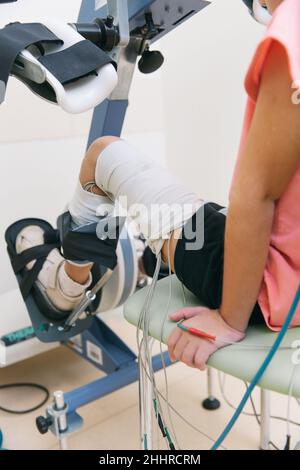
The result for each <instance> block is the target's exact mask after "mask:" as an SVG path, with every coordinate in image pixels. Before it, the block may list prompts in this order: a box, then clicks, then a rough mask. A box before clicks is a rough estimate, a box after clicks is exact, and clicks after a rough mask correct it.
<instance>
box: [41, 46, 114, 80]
mask: <svg viewBox="0 0 300 470" xmlns="http://www.w3.org/2000/svg"><path fill="white" fill-rule="evenodd" d="M38 60H39V62H40V63H41V64H43V65H44V67H46V69H48V70H49V72H51V73H52V75H54V76H55V77H56V78H57V80H59V81H60V83H61V84H62V85H66V84H67V83H71V82H73V81H74V80H77V79H79V78H82V77H85V76H87V75H90V74H91V73H93V72H94V73H96V70H97V69H99V68H101V67H104V65H107V64H115V63H114V62H113V60H112V59H111V58H110V57H109V55H108V54H106V53H105V52H104V51H102V50H101V49H100V48H99V47H97V46H95V44H93V43H92V42H91V41H87V40H83V41H81V42H78V43H77V44H74V45H73V46H71V47H69V48H68V49H64V50H63V51H59V52H56V53H53V54H48V55H46V56H43V57H40V58H39V59H38Z"/></svg>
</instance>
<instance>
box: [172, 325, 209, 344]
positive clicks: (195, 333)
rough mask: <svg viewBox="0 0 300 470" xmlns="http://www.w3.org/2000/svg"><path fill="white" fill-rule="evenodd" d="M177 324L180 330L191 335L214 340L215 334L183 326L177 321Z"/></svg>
mask: <svg viewBox="0 0 300 470" xmlns="http://www.w3.org/2000/svg"><path fill="white" fill-rule="evenodd" d="M177 326H178V328H180V329H181V330H183V331H186V332H187V333H190V334H191V335H193V336H198V338H202V339H207V340H208V341H212V342H214V341H216V336H213V335H210V334H208V333H205V331H201V330H197V329H196V328H191V327H189V326H185V325H183V324H182V323H178V324H177Z"/></svg>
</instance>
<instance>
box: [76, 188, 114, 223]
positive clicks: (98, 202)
mask: <svg viewBox="0 0 300 470" xmlns="http://www.w3.org/2000/svg"><path fill="white" fill-rule="evenodd" d="M68 210H69V211H70V214H71V216H72V220H73V223H74V228H75V227H81V226H83V225H87V224H91V223H94V222H95V223H97V222H99V218H100V217H105V216H107V215H111V214H112V213H113V211H114V204H113V202H112V201H111V200H110V199H109V198H108V197H107V196H99V195H98V194H93V193H89V192H88V191H85V190H84V189H83V188H82V186H81V184H80V182H79V181H78V184H77V187H76V190H75V193H74V196H73V198H72V200H71V202H70V203H69V206H68Z"/></svg>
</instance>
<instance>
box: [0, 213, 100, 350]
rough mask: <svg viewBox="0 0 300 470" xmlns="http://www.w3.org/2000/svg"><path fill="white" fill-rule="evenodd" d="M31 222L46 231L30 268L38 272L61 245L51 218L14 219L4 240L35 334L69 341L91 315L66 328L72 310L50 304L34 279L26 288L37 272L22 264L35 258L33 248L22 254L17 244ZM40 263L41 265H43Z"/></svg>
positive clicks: (49, 340) (87, 324)
mask: <svg viewBox="0 0 300 470" xmlns="http://www.w3.org/2000/svg"><path fill="white" fill-rule="evenodd" d="M30 225H36V226H39V227H41V229H42V230H43V231H44V234H45V245H42V246H41V247H35V248H34V250H35V255H36V256H35V257H34V259H36V260H37V261H36V262H35V266H34V267H33V268H32V270H31V271H33V270H34V269H35V268H36V273H35V274H36V276H37V275H38V272H39V270H40V269H41V267H42V265H43V263H44V261H45V259H46V258H47V256H48V254H49V252H50V251H51V250H52V249H54V248H59V237H58V232H57V230H55V229H54V228H53V227H52V226H51V225H50V224H49V223H48V222H46V221H45V220H41V219H24V220H20V221H18V222H15V223H14V224H13V225H11V226H10V227H9V228H8V229H7V231H6V234H5V240H6V243H7V249H8V254H9V257H10V260H11V263H12V266H13V269H14V272H15V275H16V278H17V281H18V284H19V287H20V290H21V292H22V295H23V298H24V302H25V304H26V308H27V311H28V314H29V317H30V320H31V322H32V326H33V328H34V331H35V334H36V336H37V337H38V339H39V340H40V341H42V342H44V343H52V342H66V341H68V340H69V339H70V338H72V337H73V336H76V335H78V334H80V333H82V332H83V331H85V330H87V329H88V328H89V327H90V326H91V323H92V317H88V318H84V319H82V320H78V321H77V323H76V325H75V326H73V327H72V328H71V329H69V330H68V331H66V330H65V329H64V324H65V320H66V318H67V317H68V316H69V315H70V313H71V312H60V311H58V310H56V309H55V307H53V306H51V305H50V304H49V301H47V299H46V298H45V297H44V295H43V294H42V292H41V291H40V289H38V287H37V286H36V285H35V282H33V283H32V288H31V289H27V285H28V284H30V283H28V282H27V281H28V278H31V279H30V281H32V280H33V279H34V276H33V274H34V273H33V272H32V273H31V271H28V270H27V269H25V268H24V266H23V265H24V264H27V263H28V262H29V261H31V260H32V258H31V259H30V250H27V252H28V254H27V255H25V256H24V257H21V256H19V255H18V254H17V253H16V250H15V246H16V239H17V236H18V234H19V233H20V232H21V230H23V229H24V228H26V227H28V226H30ZM31 250H33V249H31ZM39 250H40V253H39ZM24 254H25V251H24ZM25 261H26V263H25ZM38 265H40V269H39V266H38ZM22 266H23V268H22ZM28 290H29V292H28Z"/></svg>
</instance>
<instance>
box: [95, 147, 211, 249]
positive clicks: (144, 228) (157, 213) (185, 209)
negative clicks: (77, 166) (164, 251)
mask: <svg viewBox="0 0 300 470" xmlns="http://www.w3.org/2000/svg"><path fill="white" fill-rule="evenodd" d="M95 180H96V184H97V186H98V187H99V188H101V189H102V190H103V191H104V192H105V193H107V194H108V196H109V197H110V198H112V199H113V200H116V201H117V202H118V203H119V205H120V206H121V207H122V209H123V210H125V211H126V212H123V215H129V216H130V217H131V218H132V219H134V221H135V222H136V224H137V225H138V228H139V230H140V231H141V233H142V234H143V235H144V237H145V238H146V239H147V240H148V243H149V246H150V248H151V249H152V251H153V252H154V253H155V254H158V253H159V252H160V250H161V248H162V246H163V243H164V240H166V239H168V238H169V235H170V233H171V232H172V231H174V230H176V229H178V228H180V227H182V226H183V225H184V223H185V222H186V221H187V220H188V219H189V218H190V217H192V216H193V214H194V213H195V212H196V211H197V210H198V209H199V208H200V207H201V206H202V205H204V201H202V200H201V199H199V197H198V196H197V195H196V194H195V193H193V192H191V191H190V190H189V189H187V188H186V187H185V186H184V185H183V184H182V183H181V182H180V181H179V180H178V179H177V178H176V177H175V176H173V175H172V174H171V173H170V172H169V171H168V170H166V169H165V168H163V167H162V166H160V165H158V164H157V163H155V162H153V161H152V160H150V159H148V158H146V157H144V156H143V155H141V154H140V152H138V151H137V150H136V149H135V148H134V147H132V146H131V145H129V144H128V143H126V142H124V141H123V140H120V141H116V142H113V143H111V144H110V145H108V146H107V147H106V148H105V150H104V151H103V152H102V153H101V155H100V157H99V158H98V160H97V165H96V174H95Z"/></svg>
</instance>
